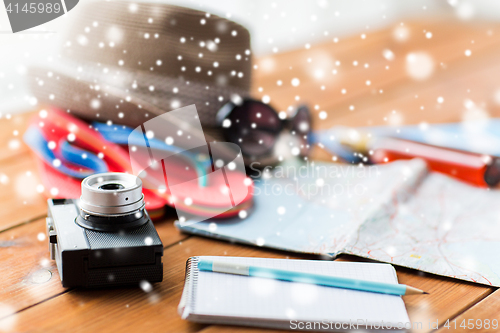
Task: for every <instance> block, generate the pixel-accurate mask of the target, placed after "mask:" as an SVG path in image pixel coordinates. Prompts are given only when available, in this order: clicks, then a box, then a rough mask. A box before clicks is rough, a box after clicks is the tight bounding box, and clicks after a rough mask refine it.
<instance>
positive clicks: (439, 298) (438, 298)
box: [0, 237, 491, 332]
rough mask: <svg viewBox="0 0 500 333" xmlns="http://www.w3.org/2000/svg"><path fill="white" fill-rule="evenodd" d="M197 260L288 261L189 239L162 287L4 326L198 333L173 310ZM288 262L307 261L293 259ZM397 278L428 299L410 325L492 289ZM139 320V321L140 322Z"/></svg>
mask: <svg viewBox="0 0 500 333" xmlns="http://www.w3.org/2000/svg"><path fill="white" fill-rule="evenodd" d="M195 255H227V256H250V257H259V256H260V257H271V258H287V257H288V256H287V254H286V253H283V252H277V251H270V250H265V249H261V248H254V247H249V246H242V245H235V244H229V243H225V242H221V241H214V240H210V239H204V238H199V237H192V238H189V239H188V240H186V241H183V242H182V243H179V244H176V245H174V246H172V247H170V248H168V249H167V250H166V251H165V256H164V267H165V270H164V281H163V282H162V283H159V284H156V285H155V286H154V289H153V291H152V292H151V293H149V294H148V293H144V292H143V291H142V290H140V289H116V290H102V291H83V290H72V291H69V292H67V293H65V294H63V295H60V296H57V297H54V298H52V299H49V300H47V301H45V302H43V303H41V304H38V305H37V306H35V307H32V308H29V309H26V310H25V311H22V312H20V313H18V314H16V315H14V316H12V317H11V318H6V319H5V320H11V321H14V320H15V322H16V326H15V329H16V330H19V331H25V330H30V329H31V328H33V327H35V325H36V327H37V328H39V329H41V330H49V331H66V330H71V329H72V328H74V327H80V326H79V325H85V328H86V330H89V331H99V330H104V329H106V330H111V331H117V330H121V329H125V328H126V329H128V330H138V329H146V330H153V331H156V330H161V329H162V328H163V329H164V328H165V326H164V325H165V323H168V327H169V329H170V330H172V331H175V332H193V331H198V330H200V329H202V328H203V327H204V326H200V325H196V324H193V323H189V322H186V321H183V320H181V318H180V316H179V315H178V314H177V309H176V308H177V304H178V302H179V300H180V296H181V293H182V289H183V283H184V269H185V262H186V260H187V258H189V257H190V256H195ZM291 257H292V258H297V257H302V258H310V256H299V255H297V254H294V255H293V256H291ZM352 259H353V257H345V258H343V259H342V260H352ZM398 277H399V281H400V282H401V283H407V284H411V285H412V286H414V287H417V288H423V289H425V290H428V291H429V292H430V293H431V294H430V295H428V296H425V297H424V296H412V297H410V296H408V297H405V303H406V306H407V309H408V312H409V315H410V319H411V320H412V321H418V320H420V321H429V320H433V319H434V318H436V319H439V320H441V319H444V318H449V317H450V316H453V315H456V314H458V313H460V312H462V311H464V310H465V309H467V307H469V306H470V305H472V304H474V302H477V301H478V300H480V299H482V298H484V297H485V296H486V295H488V294H489V293H490V292H491V288H488V287H484V286H481V285H474V284H469V283H463V282H461V281H457V280H453V279H447V278H442V277H437V276H434V275H431V274H423V273H417V272H415V271H412V270H408V269H399V268H398ZM57 309H65V310H64V312H62V313H60V315H59V316H57V317H54V316H50V314H51V313H55V311H58V310H57ZM132 310H133V311H132ZM139 318H142V320H138V319H139ZM1 324H2V322H1V321H0V325H1ZM82 327H83V326H82ZM217 328H219V327H217ZM214 329H216V328H214ZM227 329H229V328H227ZM238 330H239V328H238ZM249 330H250V331H252V330H251V329H243V330H242V331H249ZM253 331H255V330H253ZM422 331H429V330H428V329H423V330H422Z"/></svg>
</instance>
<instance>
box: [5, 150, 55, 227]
mask: <svg viewBox="0 0 500 333" xmlns="http://www.w3.org/2000/svg"><path fill="white" fill-rule="evenodd" d="M39 184H41V182H40V179H39V177H38V172H37V169H36V166H35V164H34V160H33V157H32V156H31V155H30V153H29V152H27V151H25V152H23V153H19V154H18V155H17V156H16V157H15V158H7V159H3V160H2V159H0V231H1V230H5V229H7V228H10V227H12V226H15V225H18V224H20V223H24V222H26V221H30V220H32V219H34V218H38V217H41V216H43V215H45V214H47V202H46V199H45V197H44V196H43V195H42V194H41V193H39V192H38V191H37V186H38V185H39Z"/></svg>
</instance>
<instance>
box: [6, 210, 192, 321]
mask: <svg viewBox="0 0 500 333" xmlns="http://www.w3.org/2000/svg"><path fill="white" fill-rule="evenodd" d="M155 227H156V229H157V231H158V234H159V236H160V238H161V240H162V242H163V245H164V246H170V245H172V244H175V243H177V242H179V241H181V240H184V239H187V238H188V236H186V235H183V234H181V233H180V232H178V231H177V230H176V229H175V227H174V226H173V223H172V220H164V221H160V222H156V223H155ZM45 232H46V231H45V218H41V219H38V220H36V221H34V222H32V223H29V224H24V225H22V226H19V227H17V228H12V229H10V230H7V231H4V232H2V233H0V267H2V268H3V269H2V287H1V288H0V300H1V301H0V302H1V305H2V307H4V308H5V309H8V310H5V311H8V312H15V311H19V310H22V309H24V308H26V307H29V306H32V305H34V304H37V303H39V302H42V301H44V300H47V299H49V298H51V297H54V296H56V295H59V294H62V293H64V292H67V290H65V289H64V288H63V287H62V285H61V281H60V279H59V275H58V272H57V267H56V263H55V261H53V260H50V259H49V250H48V240H47V239H46V235H45ZM5 311H3V312H5ZM3 312H2V311H1V309H0V317H3V316H4V315H5V313H3ZM0 327H1V325H0ZM35 327H36V326H35Z"/></svg>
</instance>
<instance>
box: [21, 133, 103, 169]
mask: <svg viewBox="0 0 500 333" xmlns="http://www.w3.org/2000/svg"><path fill="white" fill-rule="evenodd" d="M23 138H24V142H26V144H27V145H28V146H29V147H30V148H31V149H32V150H33V151H34V152H36V153H37V154H38V155H39V156H40V157H41V158H42V159H43V160H44V161H45V162H46V163H47V164H49V165H51V166H52V167H54V168H56V169H57V170H59V171H60V172H62V173H64V174H66V175H68V176H71V177H75V178H85V177H88V176H90V175H92V174H94V173H101V172H107V171H108V167H107V165H106V163H105V162H104V161H103V160H101V159H100V158H99V157H97V156H96V155H95V154H93V153H91V152H89V151H86V150H83V149H80V148H77V147H75V146H72V145H71V144H69V142H67V141H66V140H60V141H59V153H60V155H61V156H60V157H61V158H58V156H56V154H54V151H52V150H51V149H50V148H49V146H48V142H47V140H46V139H45V137H44V136H43V134H42V132H41V131H40V130H39V129H38V128H36V126H30V127H29V128H28V130H27V131H26V133H25V134H24V137H23ZM57 159H58V160H59V161H60V162H61V163H60V165H58V166H57V164H56V163H55V161H56V160H57ZM67 164H69V165H73V166H76V167H78V168H80V169H82V170H81V171H80V170H77V169H74V168H70V167H69V166H68V165H67Z"/></svg>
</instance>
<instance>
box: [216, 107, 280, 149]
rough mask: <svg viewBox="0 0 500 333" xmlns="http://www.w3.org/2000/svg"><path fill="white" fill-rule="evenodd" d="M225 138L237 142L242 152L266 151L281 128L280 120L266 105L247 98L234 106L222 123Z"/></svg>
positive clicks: (271, 145) (270, 147)
mask: <svg viewBox="0 0 500 333" xmlns="http://www.w3.org/2000/svg"><path fill="white" fill-rule="evenodd" d="M222 127H223V129H224V131H225V136H226V138H227V140H229V141H231V142H234V143H237V144H238V145H239V146H240V147H241V150H242V152H243V153H244V154H246V155H250V156H257V155H261V154H264V153H267V152H268V151H269V150H270V149H272V147H273V146H274V143H275V141H276V137H277V136H278V134H279V132H280V130H281V121H280V119H279V118H278V115H277V114H276V112H275V111H274V110H273V109H272V108H271V107H270V106H268V105H266V104H264V103H261V102H258V101H251V100H247V101H244V102H243V104H242V105H239V106H235V107H234V109H233V110H232V111H231V113H230V114H229V115H228V116H227V118H226V119H225V120H224V122H223V123H222Z"/></svg>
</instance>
